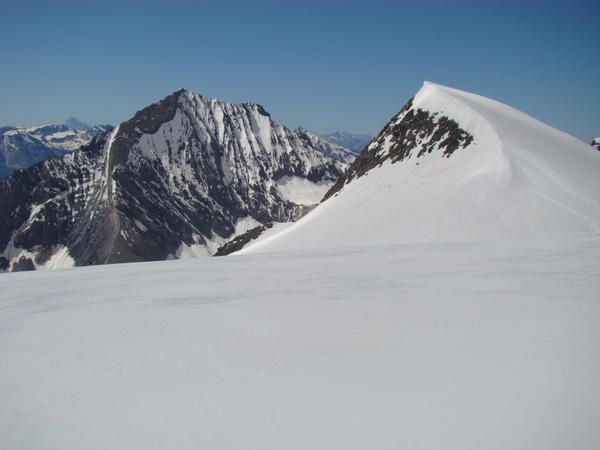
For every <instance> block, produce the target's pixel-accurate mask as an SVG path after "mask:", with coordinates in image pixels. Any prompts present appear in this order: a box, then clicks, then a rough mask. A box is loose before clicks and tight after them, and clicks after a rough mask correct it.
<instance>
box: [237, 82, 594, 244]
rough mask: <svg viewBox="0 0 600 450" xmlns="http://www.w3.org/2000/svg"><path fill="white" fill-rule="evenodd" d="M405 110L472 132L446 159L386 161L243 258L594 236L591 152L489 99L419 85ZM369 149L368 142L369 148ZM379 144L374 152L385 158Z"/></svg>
mask: <svg viewBox="0 0 600 450" xmlns="http://www.w3.org/2000/svg"><path fill="white" fill-rule="evenodd" d="M413 107H414V108H422V109H424V110H427V111H429V112H431V113H437V114H438V115H445V116H448V117H450V118H452V119H454V120H455V121H456V122H458V124H459V126H460V127H461V128H463V129H465V130H466V131H468V132H469V133H471V134H472V135H473V136H474V142H473V144H471V145H469V146H468V147H467V148H464V149H462V148H461V149H459V150H457V151H456V152H454V153H453V154H452V156H451V157H450V158H446V157H444V155H443V154H442V152H439V151H434V152H432V153H430V154H426V155H425V156H424V157H421V158H411V159H408V160H405V161H402V162H398V163H395V164H392V163H391V162H390V160H387V161H386V162H385V163H384V164H383V165H382V166H380V167H376V168H374V169H372V170H371V171H370V172H368V173H367V174H366V175H365V176H363V177H360V178H358V179H355V180H353V181H352V182H350V183H349V184H347V185H346V186H344V188H343V189H342V191H341V192H340V193H339V194H338V195H337V196H335V197H333V198H330V199H329V200H327V201H326V202H324V203H323V204H321V205H319V206H318V207H317V208H315V209H314V210H313V211H311V212H310V213H308V214H307V215H306V216H305V217H303V218H302V219H300V220H299V221H298V222H297V223H296V224H295V225H293V226H291V227H289V228H287V229H286V230H285V231H283V232H282V233H279V234H277V235H275V236H273V237H272V238H270V239H265V240H262V241H261V242H260V243H256V244H254V245H252V244H251V245H250V246H249V247H247V248H246V249H244V250H242V252H243V253H251V252H273V251H289V250H300V249H307V248H313V249H316V248H324V247H327V248H336V247H341V246H345V245H348V244H350V243H351V244H353V245H359V244H360V245H387V244H390V243H398V244H400V243H419V242H446V241H475V240H512V239H515V238H525V237H531V236H536V235H540V234H541V235H553V234H556V235H563V234H571V233H581V232H598V231H599V230H600V196H599V195H598V193H600V177H598V174H599V173H600V153H598V152H597V151H596V150H594V149H593V148H592V147H591V146H589V145H588V144H585V143H584V142H581V141H579V140H577V139H576V138H574V137H572V136H570V135H567V134H565V133H563V132H561V131H558V130H556V129H553V128H551V127H549V126H547V125H545V124H543V123H541V122H539V121H537V120H535V119H533V118H532V117H529V116H527V115H526V114H524V113H522V112H519V111H517V110H515V109H513V108H511V107H509V106H506V105H503V104H501V103H499V102H496V101H494V100H490V99H487V98H484V97H480V96H477V95H474V94H469V93H466V92H462V91H458V90H455V89H451V88H447V87H443V86H439V85H435V84H432V83H425V85H424V86H423V88H422V89H421V90H420V91H419V93H418V94H417V95H416V96H415V98H414V102H413ZM373 145H376V144H375V143H372V144H371V146H373ZM388 149H389V143H388V144H387V146H386V145H384V146H383V147H382V149H381V150H380V151H381V152H387V151H388Z"/></svg>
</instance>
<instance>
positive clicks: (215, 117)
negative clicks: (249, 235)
mask: <svg viewBox="0 0 600 450" xmlns="http://www.w3.org/2000/svg"><path fill="white" fill-rule="evenodd" d="M71 124H73V122H71ZM63 127H64V129H63V128H60V129H56V130H54V131H53V132H52V133H51V134H44V135H43V136H41V137H38V135H37V134H36V133H38V134H39V131H36V130H39V129H32V130H25V129H13V130H7V132H5V133H4V136H5V137H8V138H12V139H14V137H15V136H18V137H20V138H21V139H31V140H32V141H33V142H35V143H36V144H37V143H38V142H43V143H44V144H45V147H44V148H46V147H48V145H49V144H47V143H52V144H53V143H54V141H55V140H57V139H60V140H61V143H63V142H64V139H65V137H66V136H78V134H77V133H76V132H75V131H73V129H71V128H68V127H66V126H63ZM51 148H52V149H54V147H51ZM61 148H64V147H61ZM355 156H356V155H355V154H354V153H352V152H351V151H350V150H348V149H346V148H343V147H340V146H338V145H335V144H331V143H329V142H327V141H325V140H323V139H321V138H320V137H319V136H317V135H316V134H314V133H310V132H308V131H306V130H303V129H297V130H295V131H294V130H290V129H288V128H286V127H285V126H283V125H281V124H279V123H277V122H275V121H273V119H272V118H271V116H270V115H269V114H268V113H267V112H266V111H265V110H264V108H263V107H262V106H260V105H258V104H253V103H243V104H230V103H225V102H222V101H219V100H213V99H208V98H205V97H203V96H201V95H198V94H195V93H193V92H190V91H186V90H181V91H177V92H175V93H173V94H171V95H169V96H168V97H166V98H164V99H163V100H161V101H160V102H158V103H155V104H153V105H150V106H148V107H147V108H144V109H143V110H141V111H139V112H137V113H136V114H135V115H134V116H133V118H131V119H130V120H128V121H127V122H124V123H122V124H120V125H119V126H117V127H115V128H114V129H113V130H112V131H108V132H104V133H100V134H98V135H96V136H95V137H93V138H92V139H91V141H90V142H89V143H88V144H87V145H84V146H83V147H81V148H80V149H79V150H75V151H73V152H71V153H69V154H67V155H65V156H63V157H62V158H50V159H47V160H45V161H43V162H42V163H40V164H37V165H35V166H33V167H30V168H28V169H24V170H20V171H17V172H15V173H13V174H12V175H11V176H9V177H7V178H5V179H3V180H1V181H0V270H11V271H15V270H31V269H39V268H54V267H66V266H72V265H78V266H81V265H90V264H103V263H116V262H133V261H150V260H164V259H169V258H183V257H189V256H200V255H212V254H213V253H215V252H216V251H217V249H218V248H219V247H220V246H221V245H223V244H224V243H225V242H227V241H228V240H231V239H234V238H235V237H236V236H237V235H238V234H240V233H243V232H245V231H246V230H247V229H248V228H251V227H255V226H258V225H260V224H263V223H270V222H286V221H293V220H295V219H297V218H298V217H301V216H302V215H303V214H304V213H306V212H307V211H308V210H310V209H311V208H312V207H314V205H315V204H317V203H318V202H319V201H320V200H321V198H322V197H323V195H324V194H325V192H326V191H327V190H328V189H329V188H330V187H331V186H332V185H333V184H334V183H335V181H336V180H337V179H338V178H339V176H340V175H341V174H342V173H343V172H344V170H345V169H346V168H347V167H348V166H349V165H350V163H352V161H353V160H354V159H355Z"/></svg>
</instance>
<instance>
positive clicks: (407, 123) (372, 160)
mask: <svg viewBox="0 0 600 450" xmlns="http://www.w3.org/2000/svg"><path fill="white" fill-rule="evenodd" d="M472 142H473V136H472V135H471V134H469V133H468V132H467V131H465V130H463V129H461V128H460V127H459V126H458V123H456V122H455V121H454V120H452V119H449V118H448V117H445V116H442V115H439V114H437V113H430V112H428V111H424V110H422V109H420V108H413V104H412V99H411V100H409V101H408V103H407V104H406V105H405V106H404V107H403V108H402V109H401V110H400V112H399V113H398V114H396V116H394V117H393V118H392V120H390V121H389V122H388V123H387V125H386V126H385V127H384V128H383V130H381V132H380V133H379V134H378V135H377V137H376V138H375V139H373V141H372V142H371V143H370V144H369V145H368V146H367V147H366V148H365V149H364V150H363V151H362V153H361V154H360V155H358V157H357V158H356V159H355V160H354V162H353V163H352V164H351V165H350V167H349V168H348V170H347V171H346V172H345V173H344V174H343V175H342V176H341V177H340V178H339V179H338V180H337V181H336V183H335V184H334V185H333V186H332V187H331V189H330V190H329V191H328V192H327V193H326V194H325V197H324V198H323V201H325V200H327V199H328V198H329V197H331V196H332V195H335V193H336V192H339V191H340V190H341V189H342V188H343V187H344V186H345V185H346V184H347V183H349V182H350V181H352V180H354V179H356V178H360V177H361V176H363V175H364V174H366V173H367V172H368V171H370V170H371V169H373V168H375V167H377V166H380V165H381V164H383V163H384V162H385V161H387V160H391V162H392V163H397V162H400V161H404V160H406V159H409V158H420V157H423V156H424V155H425V154H429V153H432V152H434V151H436V152H441V153H442V154H443V156H444V157H445V158H449V157H451V156H452V154H453V153H454V152H455V151H457V150H458V149H464V148H466V147H468V146H469V145H470V144H471V143H472ZM417 148H420V150H419V151H418V152H416V149H417Z"/></svg>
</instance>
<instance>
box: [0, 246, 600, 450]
mask: <svg viewBox="0 0 600 450" xmlns="http://www.w3.org/2000/svg"><path fill="white" fill-rule="evenodd" d="M0 292H1V293H2V294H1V298H2V300H1V302H0V448H2V449H3V450H4V449H10V450H18V449H44V450H52V449H57V450H58V449H60V450H68V449H86V450H92V449H98V450H106V449H111V450H117V449H127V450H132V449H144V450H148V449H180V450H181V449H242V448H243V449H278V450H280V449H311V450H314V449H327V450H330V449H357V450H358V449H360V450H365V449H370V450H371V449H436V450H438V449H461V450H464V449H499V450H500V449H501V450H506V449H529V450H531V449H543V450H549V449H578V450H585V449H590V450H591V449H597V448H599V446H600V428H599V427H598V424H599V423H600V383H599V380H600V296H599V294H598V293H599V292H600V236H598V235H587V236H578V237H568V238H567V237H565V238H561V239H556V238H555V239H554V240H526V241H520V242H517V241H512V242H510V243H507V242H503V243H483V244H479V243H473V242H471V243H451V244H450V243H446V244H415V245H404V246H403V245H398V246H388V247H371V248H366V247H365V248H349V249H344V250H332V249H329V250H315V251H305V252H297V253H291V254H287V255H286V254H283V253H280V254H260V255H247V256H232V257H226V258H210V259H208V258H207V259H196V260H187V261H168V262H159V263H143V264H129V265H112V266H99V267H88V268H77V269H71V270H63V271H53V272H44V273H41V272H38V273H16V274H6V275H2V276H0Z"/></svg>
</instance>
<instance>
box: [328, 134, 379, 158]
mask: <svg viewBox="0 0 600 450" xmlns="http://www.w3.org/2000/svg"><path fill="white" fill-rule="evenodd" d="M321 138H323V139H325V140H326V141H327V142H331V143H332V144H337V145H339V146H341V147H345V148H348V149H350V150H352V151H353V152H354V153H360V152H361V151H362V150H363V149H364V148H365V147H366V146H367V144H369V142H371V140H372V139H373V136H372V135H370V134H364V133H350V132H348V131H335V132H333V133H328V134H322V135H321Z"/></svg>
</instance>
